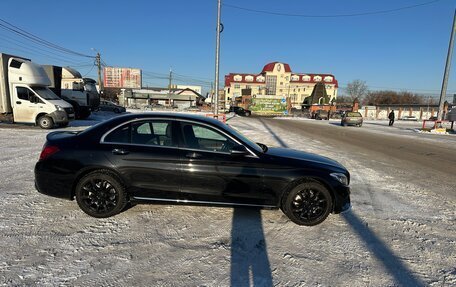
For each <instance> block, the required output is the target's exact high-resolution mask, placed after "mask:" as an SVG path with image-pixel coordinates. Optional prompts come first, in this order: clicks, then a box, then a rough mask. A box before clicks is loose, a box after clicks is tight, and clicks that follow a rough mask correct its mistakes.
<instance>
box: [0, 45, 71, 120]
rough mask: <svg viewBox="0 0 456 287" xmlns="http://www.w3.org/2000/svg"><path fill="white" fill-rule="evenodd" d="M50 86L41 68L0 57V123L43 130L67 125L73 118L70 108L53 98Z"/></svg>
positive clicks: (25, 61)
mask: <svg viewBox="0 0 456 287" xmlns="http://www.w3.org/2000/svg"><path fill="white" fill-rule="evenodd" d="M50 84H51V82H50V80H49V78H48V76H47V75H46V72H45V71H44V69H43V67H42V66H40V65H37V64H35V63H33V62H31V61H30V60H29V59H25V58H22V57H18V56H12V55H8V54H4V53H0V120H3V121H8V122H14V123H33V124H37V125H39V126H40V127H41V128H43V129H50V128H53V127H55V126H66V125H68V122H69V121H70V120H71V119H73V118H74V111H73V107H72V106H71V105H70V104H69V103H67V102H65V101H64V100H62V99H61V98H59V97H57V95H56V94H54V93H53V92H52V91H51V90H50V89H49V88H48V87H49V85H50Z"/></svg>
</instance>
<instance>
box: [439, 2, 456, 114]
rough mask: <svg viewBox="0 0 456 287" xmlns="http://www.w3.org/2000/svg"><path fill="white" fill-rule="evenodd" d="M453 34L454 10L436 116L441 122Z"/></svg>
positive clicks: (455, 27) (455, 15)
mask: <svg viewBox="0 0 456 287" xmlns="http://www.w3.org/2000/svg"><path fill="white" fill-rule="evenodd" d="M455 32H456V9H455V10H454V16H453V28H452V29H451V36H450V45H449V47H448V54H447V59H446V64H445V73H444V74H443V82H442V90H441V91H440V101H439V113H438V115H437V117H438V118H437V119H438V120H443V104H444V103H445V98H446V89H447V85H448V77H449V74H450V66H451V56H452V55H453V47H454V34H455Z"/></svg>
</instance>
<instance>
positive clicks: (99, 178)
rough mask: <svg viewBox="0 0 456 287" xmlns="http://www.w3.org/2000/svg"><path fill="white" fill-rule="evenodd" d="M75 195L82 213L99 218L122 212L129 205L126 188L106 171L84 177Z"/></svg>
mask: <svg viewBox="0 0 456 287" xmlns="http://www.w3.org/2000/svg"><path fill="white" fill-rule="evenodd" d="M75 195H76V201H77V202H78V205H79V207H80V208H81V209H82V211H84V212H85V213H87V214H88V215H90V216H93V217H98V218H104V217H109V216H113V215H115V214H117V213H119V212H121V211H122V210H123V209H124V207H125V205H126V203H127V197H126V192H125V188H124V187H123V186H122V184H121V183H120V181H119V180H118V179H117V178H116V177H115V176H113V175H111V174H110V173H108V172H105V171H95V172H92V173H89V174H88V175H86V176H84V177H83V178H82V179H81V180H80V181H79V182H78V184H77V186H76V191H75Z"/></svg>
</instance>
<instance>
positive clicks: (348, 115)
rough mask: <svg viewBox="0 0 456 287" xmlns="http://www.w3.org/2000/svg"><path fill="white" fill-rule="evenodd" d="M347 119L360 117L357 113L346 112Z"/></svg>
mask: <svg viewBox="0 0 456 287" xmlns="http://www.w3.org/2000/svg"><path fill="white" fill-rule="evenodd" d="M347 117H362V116H361V114H360V113H357V112H348V113H347Z"/></svg>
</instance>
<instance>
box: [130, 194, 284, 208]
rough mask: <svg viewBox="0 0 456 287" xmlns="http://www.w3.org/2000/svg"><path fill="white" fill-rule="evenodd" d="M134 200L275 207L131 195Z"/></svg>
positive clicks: (272, 206) (270, 206)
mask: <svg viewBox="0 0 456 287" xmlns="http://www.w3.org/2000/svg"><path fill="white" fill-rule="evenodd" d="M132 198H133V199H134V200H141V201H161V202H176V203H195V204H208V205H223V206H249V207H263V208H271V209H276V208H277V206H274V205H259V204H244V203H233V202H217V201H200V200H188V199H165V198H154V197H137V196H133V197H132Z"/></svg>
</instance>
